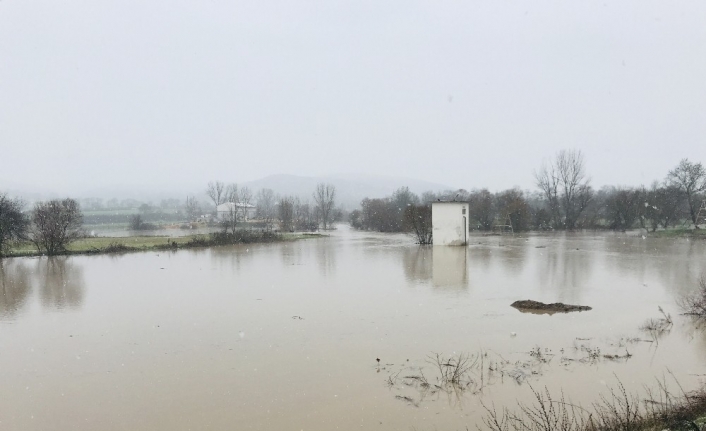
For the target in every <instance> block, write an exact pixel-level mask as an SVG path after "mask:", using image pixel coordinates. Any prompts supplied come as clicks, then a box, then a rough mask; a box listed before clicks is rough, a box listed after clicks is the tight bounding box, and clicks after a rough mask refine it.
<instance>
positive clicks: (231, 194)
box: [223, 183, 240, 203]
mask: <svg viewBox="0 0 706 431" xmlns="http://www.w3.org/2000/svg"><path fill="white" fill-rule="evenodd" d="M239 200H240V195H239V194H238V185H237V184H236V183H230V184H228V185H227V186H226V191H225V198H224V199H223V202H224V203H225V202H231V203H238V201H239Z"/></svg>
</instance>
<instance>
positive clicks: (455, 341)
mask: <svg viewBox="0 0 706 431" xmlns="http://www.w3.org/2000/svg"><path fill="white" fill-rule="evenodd" d="M471 242H472V243H471V245H469V246H468V247H467V248H463V247H458V248H450V247H436V248H434V247H418V246H416V245H414V244H412V240H411V238H409V237H407V236H403V235H382V234H373V233H362V232H354V231H350V230H348V229H347V228H346V227H345V226H341V227H340V228H339V230H338V231H336V232H335V233H334V234H332V236H331V237H329V238H319V239H309V240H302V241H296V242H286V243H279V244H267V245H248V246H234V247H222V248H212V249H203V250H182V251H177V252H173V253H165V252H159V253H157V252H145V253H133V254H126V255H103V256H74V257H68V258H52V259H47V258H14V259H6V260H4V261H2V262H1V263H0V289H1V291H0V381H1V382H2V385H0V398H1V399H2V403H1V405H0V429H8V430H165V431H166V430H169V431H174V430H193V429H200V430H202V429H212V430H223V429H229V430H235V429H237V430H321V431H323V430H334V429H341V430H353V429H380V430H410V429H412V428H414V429H416V430H460V429H465V427H466V426H468V427H469V429H474V428H475V424H477V423H479V421H480V420H481V418H482V416H483V412H484V409H483V404H485V405H488V406H490V405H493V404H494V405H495V406H496V407H498V408H499V407H501V406H504V405H508V406H512V405H514V404H515V403H516V401H517V400H529V399H530V397H531V395H532V393H531V391H530V387H529V385H532V386H533V387H535V388H542V387H544V386H545V385H546V386H547V387H548V388H550V389H551V390H555V391H559V390H563V391H564V394H565V396H566V397H567V398H570V399H571V400H573V401H574V402H580V403H585V404H589V403H590V402H592V401H595V400H596V398H597V397H598V396H599V395H600V394H602V393H606V391H607V390H608V388H610V387H611V386H614V385H615V384H616V382H617V379H620V381H622V383H623V384H625V386H626V387H627V388H628V389H630V390H635V391H638V390H642V388H643V385H650V384H652V383H653V382H654V379H655V378H656V377H658V378H661V377H663V376H664V375H667V376H668V378H671V376H669V374H668V373H669V372H670V371H671V372H672V373H674V375H675V376H676V377H677V378H678V379H679V381H680V382H681V384H682V385H683V386H684V387H685V388H686V389H688V388H693V387H696V386H697V385H699V384H701V383H702V382H703V378H704V377H703V376H704V375H706V332H705V331H703V330H701V329H699V328H698V327H696V326H695V325H694V324H693V322H691V321H690V320H689V319H688V318H685V317H683V316H679V309H678V308H677V306H676V301H677V299H678V298H679V297H680V296H681V295H683V294H684V293H687V292H690V291H693V290H695V289H696V288H697V281H698V278H699V276H700V274H701V273H702V271H704V270H706V259H705V257H706V242H703V241H689V240H686V239H676V240H675V239H653V238H646V239H644V238H642V237H641V236H639V235H637V234H634V233H633V234H610V233H598V234H591V233H584V234H576V235H571V234H567V235H564V234H558V235H529V236H526V237H510V236H502V237H501V236H491V237H482V236H477V237H472V238H471ZM523 299H533V300H538V301H543V302H557V301H560V302H565V303H568V304H579V305H588V306H591V307H593V309H592V310H590V311H584V312H577V313H568V314H553V315H549V314H531V313H522V312H520V311H518V310H516V309H514V308H512V307H510V304H511V303H513V302H514V301H516V300H523ZM660 306H661V307H662V308H663V309H664V311H665V313H668V314H671V316H672V317H673V320H674V323H673V325H672V326H671V327H670V328H669V329H668V330H667V331H665V332H663V333H661V334H657V333H655V332H649V331H643V330H641V329H640V327H641V325H643V323H644V322H645V321H646V320H647V319H650V318H654V319H659V318H661V317H662V315H661V314H660V312H659V310H658V307H660ZM437 353H438V354H440V355H443V356H444V357H445V358H449V357H454V356H455V355H459V354H468V355H470V357H471V358H472V364H473V367H472V368H471V370H470V371H469V373H468V374H467V376H466V380H465V383H464V387H463V388H458V387H450V386H444V385H441V386H442V387H441V388H438V387H437V384H438V379H439V373H438V372H437V370H436V366H435V365H433V364H432V363H430V360H429V358H430V356H431V355H434V354H437ZM478 355H479V356H478ZM606 355H614V356H615V357H612V356H611V358H607V357H606ZM377 359H379V360H380V361H379V363H378V361H377ZM422 375H423V376H424V378H426V379H427V380H428V381H429V383H430V385H429V386H428V387H427V386H425V385H423V384H420V382H421V377H420V376H422Z"/></svg>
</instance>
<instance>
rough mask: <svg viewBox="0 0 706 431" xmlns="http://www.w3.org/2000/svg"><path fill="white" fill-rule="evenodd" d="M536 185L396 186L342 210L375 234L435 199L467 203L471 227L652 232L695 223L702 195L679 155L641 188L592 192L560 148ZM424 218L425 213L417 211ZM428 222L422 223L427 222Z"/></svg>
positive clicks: (410, 226) (704, 179) (579, 160)
mask: <svg viewBox="0 0 706 431" xmlns="http://www.w3.org/2000/svg"><path fill="white" fill-rule="evenodd" d="M534 177H535V185H536V190H534V191H526V190H521V189H519V188H512V189H508V190H503V191H500V192H496V193H492V192H490V191H489V190H488V189H487V188H482V189H474V190H471V191H467V190H465V189H459V190H453V191H451V190H449V191H444V192H438V193H435V192H425V193H423V194H422V195H421V196H417V195H416V194H414V193H412V192H410V191H409V189H408V188H406V187H402V188H400V189H397V190H396V191H394V192H393V193H392V195H391V196H388V197H385V198H379V199H367V198H366V199H364V200H363V201H362V202H361V204H360V209H359V210H356V211H353V212H352V213H351V214H350V217H349V222H350V224H351V226H352V227H354V228H356V229H362V230H374V231H379V232H413V233H415V235H417V237H418V239H419V235H418V234H417V230H416V228H415V224H414V222H415V221H418V218H417V219H415V218H414V217H411V215H408V216H406V213H407V212H409V213H414V214H417V216H419V214H421V213H422V212H423V211H424V210H423V208H426V207H429V206H430V204H431V203H432V202H434V201H437V200H442V201H458V202H468V204H469V225H470V228H471V229H474V230H479V231H490V230H493V229H494V228H496V227H498V226H512V229H513V230H514V231H516V232H517V231H528V230H563V229H565V230H574V229H615V230H627V229H632V228H637V227H639V228H643V229H646V230H651V231H655V230H657V229H659V228H663V229H667V228H671V227H675V226H676V225H677V224H679V223H682V224H685V223H690V224H691V225H693V226H694V227H695V228H698V227H699V224H703V223H704V220H703V217H704V216H706V214H701V217H699V209H700V208H701V206H702V204H703V202H704V201H705V200H706V196H705V193H704V192H706V169H704V167H703V165H702V164H701V163H699V162H691V161H689V160H688V159H683V160H681V161H680V162H679V164H678V165H677V166H675V167H674V168H673V169H672V170H670V171H669V172H668V174H667V175H666V176H665V178H664V179H662V180H661V181H655V182H653V183H652V184H651V185H650V186H649V187H646V186H638V187H621V186H606V187H603V188H601V189H600V190H597V191H596V190H594V189H593V187H592V186H591V181H590V178H589V177H588V175H587V172H586V163H585V159H584V156H583V154H582V153H581V151H575V150H563V151H560V152H559V153H557V154H556V156H555V157H554V159H552V160H551V161H550V162H548V163H545V164H543V165H542V166H541V167H540V169H539V170H538V171H536V172H535V174H534ZM424 213H425V214H428V217H429V218H430V217H431V211H430V210H428V211H425V212H424ZM428 224H429V225H430V224H431V223H430V221H429V222H428Z"/></svg>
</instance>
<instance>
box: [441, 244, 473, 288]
mask: <svg viewBox="0 0 706 431" xmlns="http://www.w3.org/2000/svg"><path fill="white" fill-rule="evenodd" d="M467 250H468V249H467V248H466V247H434V249H433V250H432V253H433V255H432V262H433V274H434V278H433V282H434V287H447V288H449V287H450V288H456V289H465V288H466V287H467V286H468V275H467V274H468V270H467V265H466V252H467Z"/></svg>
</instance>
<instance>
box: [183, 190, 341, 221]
mask: <svg viewBox="0 0 706 431" xmlns="http://www.w3.org/2000/svg"><path fill="white" fill-rule="evenodd" d="M206 195H207V196H208V197H209V198H210V199H211V201H212V202H213V204H214V213H216V214H217V212H218V206H219V205H221V204H224V203H230V204H232V205H229V207H228V208H229V211H228V214H227V215H225V217H223V215H221V220H220V223H221V224H222V225H223V227H224V229H225V230H226V231H230V232H233V233H234V232H235V231H236V230H237V229H238V226H239V223H241V222H242V221H244V220H245V219H246V218H247V216H248V211H251V210H252V208H253V207H254V209H255V218H256V219H257V220H258V221H259V222H260V223H262V224H263V225H264V226H265V228H266V229H268V230H271V229H272V228H273V227H274V226H275V224H277V225H278V226H279V228H280V229H281V230H284V231H294V230H309V231H311V230H316V229H318V228H319V226H321V227H322V228H323V229H330V228H331V227H332V225H333V223H334V222H335V221H338V220H340V219H341V218H342V212H341V210H340V209H337V208H336V188H335V187H334V186H333V185H331V184H324V183H321V184H318V185H317V186H316V189H315V190H314V192H313V194H312V197H313V200H314V204H313V205H311V204H309V202H308V201H307V200H304V201H302V200H300V199H299V198H298V197H293V196H279V195H277V194H276V193H275V192H274V191H273V190H271V189H261V190H259V191H258V192H257V194H256V195H254V196H253V193H252V191H251V190H250V189H249V188H248V187H238V185H237V184H235V183H232V184H228V185H226V184H225V183H223V182H220V181H212V182H209V183H208V186H207V187H206ZM197 205H198V204H197V203H196V202H195V200H190V199H187V214H193V213H194V212H195V211H189V208H190V207H194V208H197Z"/></svg>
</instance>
